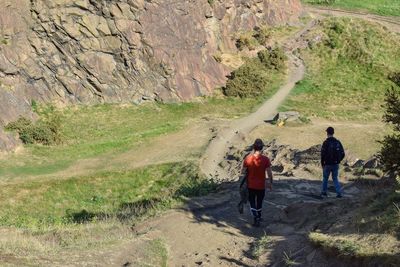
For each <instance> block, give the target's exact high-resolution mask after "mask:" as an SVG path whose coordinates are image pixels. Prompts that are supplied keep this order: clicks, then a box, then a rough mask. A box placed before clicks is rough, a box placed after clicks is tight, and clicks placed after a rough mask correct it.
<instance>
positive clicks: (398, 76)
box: [388, 72, 400, 86]
mask: <svg viewBox="0 0 400 267" xmlns="http://www.w3.org/2000/svg"><path fill="white" fill-rule="evenodd" d="M388 78H389V80H391V81H392V82H394V83H395V84H396V85H397V86H400V72H394V73H391V74H389V77H388Z"/></svg>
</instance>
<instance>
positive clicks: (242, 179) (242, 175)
mask: <svg viewBox="0 0 400 267" xmlns="http://www.w3.org/2000/svg"><path fill="white" fill-rule="evenodd" d="M246 178H247V167H245V166H244V164H242V170H241V171H240V175H239V183H240V185H239V186H240V187H242V186H243V184H244V182H245V181H246Z"/></svg>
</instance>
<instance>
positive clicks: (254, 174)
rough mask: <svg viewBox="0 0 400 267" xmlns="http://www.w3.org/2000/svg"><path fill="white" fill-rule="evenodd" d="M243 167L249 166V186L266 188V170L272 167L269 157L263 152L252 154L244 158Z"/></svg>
mask: <svg viewBox="0 0 400 267" xmlns="http://www.w3.org/2000/svg"><path fill="white" fill-rule="evenodd" d="M243 167H244V168H247V187H248V188H250V189H258V190H262V189H265V179H266V177H265V171H266V169H267V168H269V167H271V162H270V160H269V158H268V157H267V156H264V155H261V154H259V155H255V154H250V155H248V156H247V157H246V158H245V159H244V162H243Z"/></svg>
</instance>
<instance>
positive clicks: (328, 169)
mask: <svg viewBox="0 0 400 267" xmlns="http://www.w3.org/2000/svg"><path fill="white" fill-rule="evenodd" d="M331 173H332V180H333V183H334V185H335V190H336V194H338V195H340V194H341V193H342V191H341V188H340V184H339V180H338V176H339V164H334V165H325V166H324V169H323V180H322V193H326V191H327V189H328V179H329V175H330V174H331Z"/></svg>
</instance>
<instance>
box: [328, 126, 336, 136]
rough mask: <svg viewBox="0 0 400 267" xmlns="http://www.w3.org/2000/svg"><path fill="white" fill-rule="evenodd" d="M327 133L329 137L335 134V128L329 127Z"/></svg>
mask: <svg viewBox="0 0 400 267" xmlns="http://www.w3.org/2000/svg"><path fill="white" fill-rule="evenodd" d="M326 132H327V133H328V134H329V135H333V134H334V133H335V129H333V127H328V128H327V129H326Z"/></svg>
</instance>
